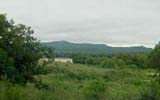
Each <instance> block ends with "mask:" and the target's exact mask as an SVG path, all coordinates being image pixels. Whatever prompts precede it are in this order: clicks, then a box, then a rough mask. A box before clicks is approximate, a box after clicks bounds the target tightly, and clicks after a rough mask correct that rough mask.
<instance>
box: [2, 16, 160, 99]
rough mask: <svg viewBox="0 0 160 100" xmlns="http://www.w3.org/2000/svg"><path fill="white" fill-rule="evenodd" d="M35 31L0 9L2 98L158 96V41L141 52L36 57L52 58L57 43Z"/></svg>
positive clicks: (131, 97)
mask: <svg viewBox="0 0 160 100" xmlns="http://www.w3.org/2000/svg"><path fill="white" fill-rule="evenodd" d="M33 33H34V31H33V30H32V29H31V28H30V27H27V26H25V25H23V24H18V25H16V24H15V23H14V22H13V20H11V21H9V20H8V19H7V18H6V16H5V15H3V14H1V15H0V100H160V43H159V44H157V45H156V46H155V48H154V49H153V50H151V49H146V48H145V49H143V50H144V51H143V50H142V51H140V52H131V51H130V50H128V49H129V48H128V49H127V50H126V49H125V50H126V51H129V52H125V53H124V52H123V53H122V52H121V53H115V54H112V55H107V56H106V55H105V54H104V55H103V54H101V55H88V54H76V55H72V57H73V62H74V63H73V64H72V63H60V62H54V61H52V60H49V61H43V60H40V59H41V58H44V57H45V58H48V59H54V58H53V57H54V51H55V48H51V47H48V46H44V45H42V44H41V43H40V42H39V41H38V40H37V39H36V38H34V37H33ZM81 47H83V46H80V47H78V46H77V48H81ZM100 47H101V46H100ZM93 48H94V49H95V50H96V48H97V49H98V47H95V46H93ZM93 48H92V47H91V49H93ZM105 48H106V47H105ZM116 50H120V51H121V50H122V51H123V50H124V49H122V48H116ZM134 50H135V49H134ZM134 50H133V51H134ZM136 50H141V49H136ZM136 50H135V51H136ZM145 50H146V51H147V52H146V51H145ZM148 50H149V51H150V52H149V51H148ZM90 51H91V50H90ZM90 51H89V52H90ZM93 51H94V50H93ZM113 51H114V50H113ZM107 52H108V51H107ZM102 53H103V52H102Z"/></svg>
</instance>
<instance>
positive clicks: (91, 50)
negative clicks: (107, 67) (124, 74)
mask: <svg viewBox="0 0 160 100" xmlns="http://www.w3.org/2000/svg"><path fill="white" fill-rule="evenodd" d="M43 44H45V45H47V46H49V47H54V48H55V53H56V55H58V56H71V55H74V54H88V55H111V54H117V53H135V52H136V53H143V52H144V53H145V52H150V51H151V50H152V49H151V48H146V47H144V46H134V47H111V46H107V45H105V44H89V43H71V42H68V41H54V42H43Z"/></svg>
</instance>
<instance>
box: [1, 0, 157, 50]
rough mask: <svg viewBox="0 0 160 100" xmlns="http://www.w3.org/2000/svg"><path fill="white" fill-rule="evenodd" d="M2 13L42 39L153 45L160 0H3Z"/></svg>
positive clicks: (115, 44) (155, 39)
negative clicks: (32, 30)
mask: <svg viewBox="0 0 160 100" xmlns="http://www.w3.org/2000/svg"><path fill="white" fill-rule="evenodd" d="M0 13H5V14H7V17H8V18H9V19H14V21H15V23H16V24H19V23H23V24H25V25H28V26H31V27H32V29H34V31H35V34H34V36H35V37H37V38H38V39H39V40H41V41H60V40H66V41H71V42H83V43H84V42H85V43H104V44H107V45H111V46H136V45H143V46H147V47H154V45H155V44H156V43H158V41H160V0H0Z"/></svg>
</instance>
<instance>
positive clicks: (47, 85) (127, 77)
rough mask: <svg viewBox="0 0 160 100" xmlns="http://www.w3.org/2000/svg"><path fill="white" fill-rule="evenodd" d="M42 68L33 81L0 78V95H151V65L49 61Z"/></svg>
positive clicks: (43, 99)
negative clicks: (14, 82) (108, 65)
mask: <svg viewBox="0 0 160 100" xmlns="http://www.w3.org/2000/svg"><path fill="white" fill-rule="evenodd" d="M44 71H45V73H46V74H45V75H37V76H35V78H37V79H39V80H40V81H37V84H32V83H28V84H27V85H26V86H20V85H14V86H12V85H11V84H10V83H8V82H7V81H4V80H3V81H1V82H0V87H1V88H0V99H1V100H31V99H32V100H150V99H148V98H149V97H147V96H148V95H147V93H150V95H154V93H152V92H150V87H151V86H152V82H151V81H152V80H153V78H152V76H150V73H155V70H153V69H139V68H129V67H128V68H127V67H126V68H123V69H120V68H100V67H98V66H87V65H80V64H63V63H51V64H48V65H46V66H45V67H44ZM157 86H158V85H157ZM37 87H38V88H37ZM144 90H145V91H144ZM146 95H147V96H146ZM157 96H158V95H157ZM142 97H143V98H142ZM144 97H146V98H147V99H146V98H145V99H144ZM157 98H158V99H159V97H157ZM158 99H155V100H158Z"/></svg>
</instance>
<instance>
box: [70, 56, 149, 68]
mask: <svg viewBox="0 0 160 100" xmlns="http://www.w3.org/2000/svg"><path fill="white" fill-rule="evenodd" d="M147 58H148V54H145V53H134V54H117V55H113V56H109V57H102V56H86V55H77V56H74V57H73V61H74V63H79V64H88V65H99V66H101V67H106V68H109V67H127V66H128V67H139V68H144V67H146V61H147Z"/></svg>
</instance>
